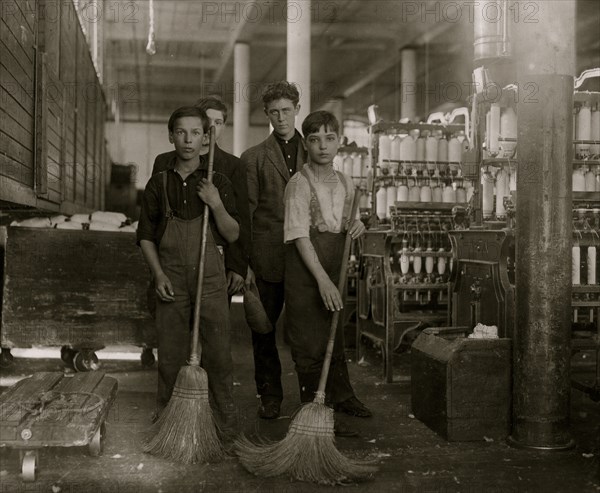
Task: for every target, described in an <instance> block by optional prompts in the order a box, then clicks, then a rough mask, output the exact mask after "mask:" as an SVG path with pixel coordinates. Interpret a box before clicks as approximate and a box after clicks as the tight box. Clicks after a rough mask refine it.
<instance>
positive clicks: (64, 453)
mask: <svg viewBox="0 0 600 493" xmlns="http://www.w3.org/2000/svg"><path fill="white" fill-rule="evenodd" d="M239 308H240V306H239V305H238V306H237V307H236V306H235V305H234V311H235V312H236V313H237V314H239V313H240V312H239V311H238V310H239ZM238 320H239V318H238ZM248 330H249V329H247V327H245V326H243V324H242V323H239V324H238V327H237V329H236V331H235V337H234V339H235V345H234V348H235V350H234V361H235V365H236V366H235V382H236V386H235V397H236V401H237V403H238V405H239V410H240V421H241V423H242V426H243V430H244V431H245V433H247V434H250V435H252V434H254V433H256V432H258V433H260V434H261V435H262V436H264V437H266V438H269V439H272V440H276V439H279V438H281V437H283V435H284V434H285V432H286V431H287V428H288V425H289V416H290V414H291V413H292V412H293V411H294V409H295V406H296V404H297V402H298V390H297V383H296V378H295V375H294V371H293V365H292V362H291V359H290V357H289V352H288V351H287V349H286V348H285V346H284V345H283V343H282V344H281V347H282V348H283V350H282V355H283V361H282V363H283V368H284V371H283V383H284V390H285V399H284V402H283V407H282V417H281V418H280V419H278V420H275V421H264V420H260V419H259V418H258V417H257V415H256V410H257V402H258V401H257V399H256V396H255V390H254V383H253V366H252V352H251V343H250V334H249V332H248ZM99 356H100V359H101V363H102V366H103V370H104V371H106V372H107V373H108V374H109V375H111V376H113V377H115V378H117V379H118V381H119V393H118V396H117V400H116V402H115V404H114V406H113V408H112V410H111V412H110V414H109V418H108V423H107V437H106V442H105V448H104V453H103V455H102V456H101V457H97V458H93V457H90V456H89V455H88V454H87V448H85V447H83V448H71V449H49V450H43V451H41V454H40V466H39V467H40V469H39V471H38V479H37V481H36V482H35V483H23V482H22V481H21V478H20V474H19V473H20V463H19V458H18V457H19V454H18V452H17V451H14V450H7V449H0V459H1V461H0V462H1V465H0V482H1V484H2V488H1V491H2V492H7V493H8V492H10V493H13V492H14V493H17V492H50V491H52V492H53V493H60V492H62V493H67V492H69V493H71V492H72V493H77V492H106V493H108V492H110V493H138V492H139V493H143V492H156V493H158V492H162V493H167V492H173V493H185V492H221V493H226V492H227V493H229V492H230V493H234V492H235V493H237V492H271V491H272V492H278V493H283V492H286V493H288V492H290V493H291V492H297V493H303V492H309V491H331V489H330V488H328V487H324V486H318V485H312V484H306V483H291V482H289V481H288V480H287V479H285V478H276V479H262V478H256V477H253V476H251V475H250V474H248V473H247V472H246V471H245V470H244V469H243V468H242V467H241V466H240V464H239V463H238V461H237V460H236V459H235V458H229V459H227V460H225V461H224V462H222V463H219V464H214V465H194V466H183V465H180V464H172V463H169V462H165V461H163V460H159V459H156V458H155V457H152V456H148V455H145V454H143V453H142V452H141V450H140V446H139V439H140V436H141V433H142V432H143V431H144V430H145V429H146V428H147V426H148V425H149V424H150V416H151V413H152V410H153V404H154V392H155V386H156V371H155V369H151V370H144V369H142V367H141V365H140V363H139V360H129V361H123V360H121V361H116V360H105V359H103V357H102V353H99ZM349 356H350V353H349ZM58 358H59V355H58V350H57V351H56V359H37V360H31V359H19V358H17V359H15V364H14V365H13V366H12V367H11V368H10V369H8V370H6V369H3V370H2V382H3V385H5V384H6V383H9V382H11V381H14V380H15V378H17V377H19V376H23V375H27V374H31V373H33V372H35V371H60V370H62V369H64V364H63V363H62V361H61V360H60V359H58ZM350 359H351V360H352V361H351V363H350V364H349V368H350V373H351V377H352V379H353V382H354V383H355V388H356V391H357V395H358V396H359V397H360V398H361V399H362V400H363V401H364V402H365V404H367V405H368V406H369V407H370V408H371V409H372V410H373V413H374V417H373V418H370V419H361V418H348V419H347V422H348V424H349V425H350V426H352V427H354V428H356V429H357V430H359V431H360V437H359V438H340V439H338V440H337V443H338V447H339V449H340V450H341V451H343V452H344V453H345V454H348V455H350V456H355V457H368V458H371V459H375V460H376V461H377V462H378V463H379V468H380V470H379V472H378V473H377V474H376V476H375V479H374V481H372V482H369V483H364V484H360V485H356V486H349V487H348V488H349V490H350V491H360V492H377V493H380V492H402V493H407V492H415V493H417V492H419V493H422V492H444V493H453V492H456V493H458V492H485V493H488V492H500V491H502V492H515V493H516V492H525V491H526V492H547V491H555V492H571V491H573V492H598V491H600V479H598V477H596V476H595V473H596V471H597V467H598V461H599V460H600V450H599V448H598V446H599V444H598V442H597V440H598V433H599V431H600V430H599V426H600V403H594V402H593V401H591V400H590V399H589V398H587V397H586V396H584V395H583V394H582V393H580V392H578V391H575V390H574V391H573V395H572V423H573V433H574V435H575V438H576V440H577V448H575V449H574V450H571V451H567V452H555V453H542V452H532V451H525V450H518V449H514V448H510V447H509V446H507V445H506V444H505V443H503V442H498V441H494V440H491V439H490V440H489V441H487V440H486V441H482V442H470V443H448V442H446V441H445V440H444V439H442V438H441V437H439V436H438V435H437V434H435V433H434V432H433V431H431V430H430V429H429V428H427V427H426V426H425V425H424V424H423V423H421V422H420V421H418V420H416V419H414V417H413V416H412V414H411V408H410V379H409V378H408V376H407V375H408V369H409V359H410V353H407V352H405V353H402V354H400V355H397V361H396V374H397V376H398V378H397V383H394V384H391V385H384V384H382V383H381V369H380V366H379V364H380V360H379V359H378V356H377V355H376V353H375V351H370V352H368V358H367V363H363V364H361V365H360V366H359V365H357V364H356V362H355V361H353V357H352V358H350ZM2 390H4V389H2Z"/></svg>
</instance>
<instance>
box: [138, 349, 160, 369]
mask: <svg viewBox="0 0 600 493" xmlns="http://www.w3.org/2000/svg"><path fill="white" fill-rule="evenodd" d="M141 359H142V366H143V367H144V368H151V367H152V366H154V363H155V362H156V358H155V357H154V353H153V352H152V348H148V347H146V348H144V349H142V356H141Z"/></svg>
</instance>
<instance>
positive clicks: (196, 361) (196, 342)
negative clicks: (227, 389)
mask: <svg viewBox="0 0 600 493" xmlns="http://www.w3.org/2000/svg"><path fill="white" fill-rule="evenodd" d="M209 136H210V141H209V144H208V176H207V179H208V182H209V183H212V179H213V177H212V175H213V167H214V163H215V140H216V139H215V127H214V125H211V126H210V129H209ZM209 213H210V208H209V207H208V205H206V204H204V215H203V216H202V236H201V243H200V259H199V260H198V283H197V285H196V302H195V303H194V325H193V328H192V347H191V349H190V360H189V362H188V363H189V364H190V365H192V366H200V358H201V356H202V347H201V345H200V303H201V301H202V286H203V285H204V265H205V263H206V242H207V237H208V215H209Z"/></svg>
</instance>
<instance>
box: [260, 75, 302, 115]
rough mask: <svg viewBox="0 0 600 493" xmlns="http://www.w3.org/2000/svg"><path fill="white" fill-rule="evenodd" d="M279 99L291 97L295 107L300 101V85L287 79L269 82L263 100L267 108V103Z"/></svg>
mask: <svg viewBox="0 0 600 493" xmlns="http://www.w3.org/2000/svg"><path fill="white" fill-rule="evenodd" d="M278 99H289V100H290V101H291V102H292V103H294V107H296V106H298V103H299V102H300V93H299V92H298V87H297V86H296V84H294V83H292V82H288V81H287V80H280V81H279V82H273V83H272V84H269V85H268V86H267V87H266V89H265V90H264V92H263V96H262V100H263V104H264V106H265V109H267V104H269V103H270V102H271V101H277V100H278Z"/></svg>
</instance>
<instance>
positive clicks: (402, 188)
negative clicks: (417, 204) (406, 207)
mask: <svg viewBox="0 0 600 493" xmlns="http://www.w3.org/2000/svg"><path fill="white" fill-rule="evenodd" d="M396 200H397V201H398V202H406V201H408V185H407V184H406V179H402V180H401V181H400V184H399V185H398V190H396Z"/></svg>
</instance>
